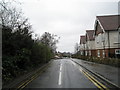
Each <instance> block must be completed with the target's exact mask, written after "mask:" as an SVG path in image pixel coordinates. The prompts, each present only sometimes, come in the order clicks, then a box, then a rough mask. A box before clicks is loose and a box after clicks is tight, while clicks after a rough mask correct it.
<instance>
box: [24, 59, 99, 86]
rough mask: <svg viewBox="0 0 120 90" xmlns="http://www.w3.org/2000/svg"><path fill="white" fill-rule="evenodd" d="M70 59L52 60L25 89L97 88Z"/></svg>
mask: <svg viewBox="0 0 120 90" xmlns="http://www.w3.org/2000/svg"><path fill="white" fill-rule="evenodd" d="M81 70H82V69H81V68H80V67H79V66H78V65H77V64H76V63H74V62H73V61H71V59H58V60H53V61H52V62H51V63H50V65H49V66H48V68H47V69H46V70H45V71H44V72H43V73H41V74H40V75H39V76H38V77H37V78H36V79H34V80H33V81H32V82H30V83H29V84H28V85H27V86H26V87H25V88H97V86H96V85H95V84H94V83H93V82H92V81H90V80H89V79H88V77H87V76H86V75H85V74H84V73H83V72H82V71H81Z"/></svg>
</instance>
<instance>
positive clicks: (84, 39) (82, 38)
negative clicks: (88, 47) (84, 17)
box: [80, 36, 86, 44]
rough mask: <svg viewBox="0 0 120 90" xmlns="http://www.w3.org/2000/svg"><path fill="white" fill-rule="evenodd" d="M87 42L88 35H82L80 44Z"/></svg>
mask: <svg viewBox="0 0 120 90" xmlns="http://www.w3.org/2000/svg"><path fill="white" fill-rule="evenodd" d="M85 43H86V37H85V36H80V44H85Z"/></svg>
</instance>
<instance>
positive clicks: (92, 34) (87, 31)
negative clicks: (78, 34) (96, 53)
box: [86, 30, 95, 41]
mask: <svg viewBox="0 0 120 90" xmlns="http://www.w3.org/2000/svg"><path fill="white" fill-rule="evenodd" d="M86 35H87V36H88V40H90V41H92V40H95V38H94V30H86Z"/></svg>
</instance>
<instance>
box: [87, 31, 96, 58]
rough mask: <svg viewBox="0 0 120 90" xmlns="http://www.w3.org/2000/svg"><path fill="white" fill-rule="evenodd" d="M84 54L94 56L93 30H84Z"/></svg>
mask: <svg viewBox="0 0 120 90" xmlns="http://www.w3.org/2000/svg"><path fill="white" fill-rule="evenodd" d="M86 53H87V54H86V55H88V56H96V50H95V38H94V30H86Z"/></svg>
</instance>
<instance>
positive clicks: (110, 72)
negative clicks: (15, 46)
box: [72, 59, 120, 86]
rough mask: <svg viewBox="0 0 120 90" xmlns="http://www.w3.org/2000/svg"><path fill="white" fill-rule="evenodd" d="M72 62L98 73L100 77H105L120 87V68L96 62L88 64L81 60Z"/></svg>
mask: <svg viewBox="0 0 120 90" xmlns="http://www.w3.org/2000/svg"><path fill="white" fill-rule="evenodd" d="M72 60H74V61H76V62H78V63H80V64H81V65H82V66H84V67H86V68H87V69H89V70H91V71H93V72H95V73H98V74H99V75H101V76H103V77H105V78H106V79H108V80H110V81H111V82H113V83H115V84H116V85H118V86H120V81H119V79H120V78H119V76H120V68H117V67H112V66H108V65H104V64H98V63H94V62H88V61H85V60H81V59H72Z"/></svg>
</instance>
